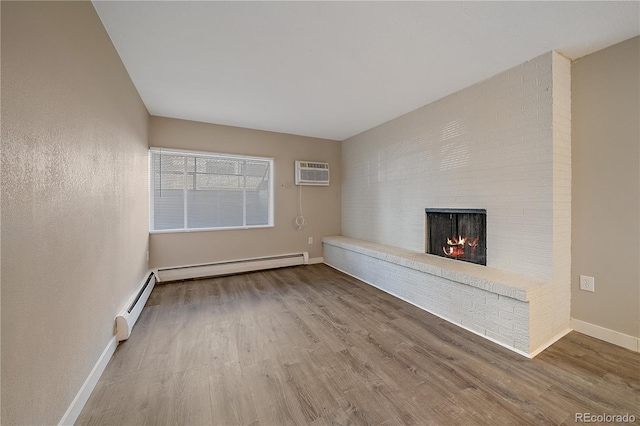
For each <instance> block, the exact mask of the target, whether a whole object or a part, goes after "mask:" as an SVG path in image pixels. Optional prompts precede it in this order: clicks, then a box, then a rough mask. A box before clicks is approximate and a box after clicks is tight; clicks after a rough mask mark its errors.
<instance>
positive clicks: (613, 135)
mask: <svg viewBox="0 0 640 426" xmlns="http://www.w3.org/2000/svg"><path fill="white" fill-rule="evenodd" d="M572 74H573V75H572V89H573V103H572V105H573V135H572V136H573V140H572V152H573V221H572V222H573V247H572V258H573V263H572V265H573V267H572V280H571V282H572V285H571V292H572V293H571V303H572V307H571V316H572V318H576V319H579V320H581V321H585V322H587V323H590V324H594V325H597V326H600V327H604V328H606V329H609V330H614V331H617V332H619V333H624V334H627V335H629V336H633V337H636V338H640V245H639V242H640V223H639V221H640V106H639V103H640V79H639V78H638V76H639V75H640V37H635V38H633V39H631V40H627V41H625V42H622V43H619V44H616V45H614V46H611V47H608V48H606V49H603V50H601V51H599V52H596V53H592V54H591V55H588V56H585V57H583V58H580V59H578V60H577V61H576V62H575V63H574V64H573V70H572ZM581 274H582V275H589V276H592V277H594V278H595V289H596V291H595V293H590V292H585V291H581V290H579V275H581Z"/></svg>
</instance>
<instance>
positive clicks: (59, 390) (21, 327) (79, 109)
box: [1, 1, 148, 425]
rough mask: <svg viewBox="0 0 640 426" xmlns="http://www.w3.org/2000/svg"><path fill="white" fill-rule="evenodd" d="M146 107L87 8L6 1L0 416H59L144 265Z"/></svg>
mask: <svg viewBox="0 0 640 426" xmlns="http://www.w3.org/2000/svg"><path fill="white" fill-rule="evenodd" d="M147 126H148V113H147V111H146V109H145V107H144V105H143V104H142V102H141V100H140V98H139V97H138V94H137V92H136V90H135V88H134V86H133V84H132V83H131V81H130V79H129V76H128V74H127V72H126V71H125V69H124V67H123V65H122V63H121V61H120V58H119V57H118V55H117V53H116V51H115V49H114V48H113V46H112V44H111V41H110V39H109V37H108V35H107V33H106V31H105V30H104V28H103V27H102V24H101V22H100V20H99V18H98V16H97V14H96V13H95V11H94V9H93V6H92V5H91V3H90V2H42V3H39V2H4V1H3V2H2V143H3V147H2V268H1V269H2V278H3V281H2V284H3V285H2V424H3V425H4V424H6V425H14V424H31V425H36V424H39V425H41V424H57V423H58V422H59V421H60V420H61V418H62V416H63V415H64V413H65V411H66V410H67V408H68V407H69V405H70V403H71V402H72V400H73V398H74V397H75V395H76V394H77V392H78V391H79V389H80V387H81V386H82V384H83V382H84V380H85V379H86V378H87V376H88V375H89V373H90V371H91V369H92V368H93V367H94V365H95V363H96V361H97V360H98V358H99V357H100V354H101V353H102V351H103V350H104V349H105V347H106V346H107V345H108V343H109V342H110V340H111V339H112V337H113V334H114V333H113V326H114V318H115V315H116V314H117V312H118V311H119V310H120V309H122V308H123V307H124V306H123V305H124V303H126V300H127V298H128V297H129V296H130V295H131V294H132V293H133V292H134V291H135V289H136V288H137V287H138V286H139V285H140V282H141V280H142V278H143V275H144V273H145V271H146V269H147V262H146V250H147V242H148V237H147V232H148V225H147V224H148V208H147V205H148V201H147Z"/></svg>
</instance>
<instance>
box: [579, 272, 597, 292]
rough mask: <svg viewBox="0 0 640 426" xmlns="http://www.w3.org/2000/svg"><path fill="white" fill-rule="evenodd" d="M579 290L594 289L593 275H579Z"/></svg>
mask: <svg viewBox="0 0 640 426" xmlns="http://www.w3.org/2000/svg"><path fill="white" fill-rule="evenodd" d="M580 290H585V291H593V292H595V291H596V280H595V278H593V277H588V276H586V275H580Z"/></svg>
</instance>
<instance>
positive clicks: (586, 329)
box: [571, 318, 640, 352]
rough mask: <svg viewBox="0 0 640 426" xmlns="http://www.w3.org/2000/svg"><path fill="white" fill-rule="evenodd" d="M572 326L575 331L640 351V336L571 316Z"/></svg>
mask: <svg viewBox="0 0 640 426" xmlns="http://www.w3.org/2000/svg"><path fill="white" fill-rule="evenodd" d="M571 328H572V329H574V330H575V331H577V332H579V333H582V334H586V335H587V336H591V337H595V338H596V339H600V340H604V341H605V342H608V343H611V344H613V345H616V346H621V347H623V348H625V349H629V350H632V351H635V352H640V338H637V337H633V336H629V335H628V334H624V333H620V332H618V331H614V330H609V329H608V328H604V327H600V326H599V325H595V324H591V323H588V322H585V321H581V320H579V319H575V318H571Z"/></svg>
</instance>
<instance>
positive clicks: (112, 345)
mask: <svg viewBox="0 0 640 426" xmlns="http://www.w3.org/2000/svg"><path fill="white" fill-rule="evenodd" d="M117 346H118V341H117V339H116V336H113V337H112V338H111V340H109V343H108V344H107V347H106V348H104V351H102V355H100V358H98V362H97V363H96V365H94V366H93V370H91V373H89V376H88V377H87V379H86V380H85V381H84V383H83V384H82V387H81V388H80V390H79V391H78V393H77V394H76V397H75V398H73V401H71V405H69V408H67V412H66V413H64V416H62V419H61V420H60V423H59V425H73V424H74V423H75V422H76V420H78V416H79V415H80V413H81V412H82V409H83V408H84V405H85V404H86V403H87V400H88V399H89V396H91V392H93V389H94V388H95V387H96V384H97V383H98V380H99V379H100V376H102V373H103V372H104V370H105V368H107V364H108V363H109V360H110V359H111V356H113V353H114V352H115V351H116V347H117Z"/></svg>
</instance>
